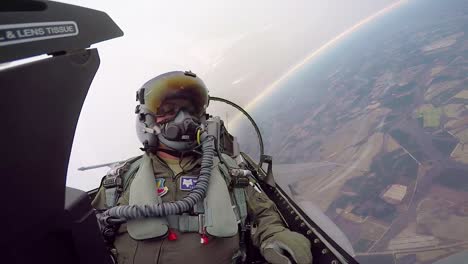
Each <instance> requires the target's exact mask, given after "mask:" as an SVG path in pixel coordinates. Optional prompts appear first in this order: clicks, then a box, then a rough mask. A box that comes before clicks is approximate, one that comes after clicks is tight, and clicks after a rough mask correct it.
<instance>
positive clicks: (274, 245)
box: [260, 229, 312, 264]
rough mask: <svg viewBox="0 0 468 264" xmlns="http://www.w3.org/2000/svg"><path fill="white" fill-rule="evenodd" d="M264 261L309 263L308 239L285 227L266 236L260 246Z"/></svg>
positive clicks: (310, 256)
mask: <svg viewBox="0 0 468 264" xmlns="http://www.w3.org/2000/svg"><path fill="white" fill-rule="evenodd" d="M260 251H261V253H262V255H263V257H264V258H265V260H266V261H268V262H269V263H272V264H292V262H291V259H292V260H293V261H294V262H295V263H297V264H311V263H312V253H311V250H310V241H309V240H308V239H307V238H305V237H304V236H303V235H301V234H299V233H296V232H292V231H290V230H289V229H286V230H284V231H282V232H278V233H276V234H274V235H273V236H271V237H270V238H268V239H267V240H266V241H265V242H263V244H262V245H261V247H260Z"/></svg>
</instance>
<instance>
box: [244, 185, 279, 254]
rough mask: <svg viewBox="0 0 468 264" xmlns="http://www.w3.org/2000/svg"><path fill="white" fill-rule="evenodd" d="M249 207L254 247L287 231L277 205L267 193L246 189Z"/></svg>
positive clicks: (250, 188) (249, 187)
mask: <svg viewBox="0 0 468 264" xmlns="http://www.w3.org/2000/svg"><path fill="white" fill-rule="evenodd" d="M245 192H246V195H247V207H248V213H249V216H250V217H251V219H252V242H253V244H254V246H256V247H258V248H260V245H262V243H263V242H264V241H266V240H267V239H268V238H270V237H271V236H273V235H274V234H276V233H278V232H282V231H284V230H285V229H286V227H285V226H284V223H283V220H282V219H281V217H280V216H279V214H278V211H277V208H276V205H275V204H274V203H273V201H271V200H270V198H268V196H267V195H266V194H265V193H263V192H262V193H258V192H257V191H255V190H254V189H253V188H252V187H251V186H248V187H247V188H246V189H245Z"/></svg>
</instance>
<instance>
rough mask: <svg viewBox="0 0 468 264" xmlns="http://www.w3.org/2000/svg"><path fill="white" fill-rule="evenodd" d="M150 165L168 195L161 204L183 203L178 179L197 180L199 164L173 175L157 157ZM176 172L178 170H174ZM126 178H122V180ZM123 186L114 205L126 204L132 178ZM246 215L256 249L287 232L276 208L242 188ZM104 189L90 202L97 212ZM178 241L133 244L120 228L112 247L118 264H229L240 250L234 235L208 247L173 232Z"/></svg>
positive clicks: (194, 236)
mask: <svg viewBox="0 0 468 264" xmlns="http://www.w3.org/2000/svg"><path fill="white" fill-rule="evenodd" d="M149 155H150V157H151V160H152V162H153V170H154V175H155V178H164V179H165V183H164V185H165V186H166V187H168V192H167V193H166V194H165V195H163V196H162V197H161V199H162V201H163V202H170V201H174V200H180V199H182V198H183V197H184V196H185V195H186V194H187V192H186V191H181V190H179V188H178V186H179V184H180V183H179V181H180V178H181V176H187V175H190V176H198V175H199V169H200V166H199V162H200V160H196V159H193V158H188V159H184V160H182V162H181V165H182V167H183V171H182V172H180V173H177V174H175V173H174V172H173V170H172V169H170V167H172V168H174V164H170V166H168V164H167V163H166V162H164V161H163V160H161V159H160V158H159V157H157V156H156V155H152V154H149ZM174 170H175V171H178V170H177V169H174ZM124 178H125V177H124ZM127 178H129V179H128V181H127V182H126V183H124V192H123V193H122V195H121V196H120V198H119V200H118V202H117V205H128V204H129V190H130V188H129V187H128V186H129V185H130V184H131V180H132V178H131V176H130V177H127ZM245 194H246V199H247V208H248V214H249V216H250V218H251V219H252V222H253V227H254V228H253V230H254V232H252V236H251V238H252V241H253V244H254V245H255V246H256V247H260V245H261V244H262V242H264V241H265V240H266V239H268V238H270V237H271V236H272V235H274V234H275V233H278V232H281V231H283V230H285V229H286V228H285V227H284V225H283V221H282V220H281V218H280V216H279V215H278V213H277V209H276V207H275V204H274V203H273V202H272V201H271V200H270V199H269V198H268V197H267V196H266V195H265V194H264V193H258V192H256V191H255V190H254V189H253V188H252V187H251V186H248V187H247V188H245ZM105 203H106V197H105V189H104V188H103V187H102V186H101V188H100V189H99V192H98V193H97V195H96V197H95V199H94V200H93V202H92V205H93V207H95V208H96V209H105V207H106V206H105ZM174 231H175V233H176V235H177V239H176V240H171V241H169V240H168V238H154V239H146V240H134V239H133V238H131V237H130V236H129V234H128V232H127V229H126V225H125V224H123V225H122V226H121V227H120V229H119V230H118V234H117V236H116V239H115V242H114V246H115V248H116V250H117V252H118V253H117V254H118V263H119V264H127V263H131V264H146V263H159V264H168V263H176V264H177V263H188V262H189V263H194V264H197V263H203V264H207V263H220V264H222V263H232V262H233V261H232V258H233V256H234V255H236V253H237V252H238V249H239V237H238V235H235V236H233V237H227V238H221V237H216V238H211V240H210V241H209V243H208V244H201V243H200V234H198V233H196V232H193V233H182V232H179V231H178V230H174Z"/></svg>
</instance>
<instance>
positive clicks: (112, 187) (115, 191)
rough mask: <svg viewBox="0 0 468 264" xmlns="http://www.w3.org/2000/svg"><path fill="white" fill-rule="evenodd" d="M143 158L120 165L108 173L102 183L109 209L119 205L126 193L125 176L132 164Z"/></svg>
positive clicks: (129, 160) (138, 157)
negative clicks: (122, 195)
mask: <svg viewBox="0 0 468 264" xmlns="http://www.w3.org/2000/svg"><path fill="white" fill-rule="evenodd" d="M141 157H142V156H137V157H134V158H131V159H128V160H126V161H124V162H121V163H118V164H116V165H115V166H113V167H112V168H111V169H110V170H109V171H108V172H107V174H106V176H105V177H104V180H103V182H102V186H103V187H104V189H105V193H106V207H107V208H111V207H114V206H115V205H116V204H117V201H118V200H119V198H120V195H121V194H122V192H123V191H124V180H123V175H124V174H125V173H126V172H127V171H128V170H129V169H130V166H131V164H132V163H134V162H135V161H137V160H139V159H140V158H141ZM136 168H138V167H136ZM134 170H135V168H134Z"/></svg>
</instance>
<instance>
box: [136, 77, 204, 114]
mask: <svg viewBox="0 0 468 264" xmlns="http://www.w3.org/2000/svg"><path fill="white" fill-rule="evenodd" d="M143 88H144V89H145V90H144V91H145V97H144V98H145V106H146V108H147V109H148V110H150V111H151V112H153V113H154V114H156V115H157V114H161V113H163V112H167V109H162V108H161V106H162V105H163V103H164V101H166V100H169V99H184V100H187V101H189V102H190V103H191V104H192V107H191V109H190V110H191V112H193V113H192V114H193V115H196V116H201V115H203V114H204V113H205V110H206V108H207V107H208V90H207V89H206V86H205V84H204V83H203V81H201V80H200V79H199V78H196V77H191V76H187V75H184V74H183V73H179V72H175V73H167V74H163V75H161V76H158V77H156V78H154V79H152V80H150V81H148V82H147V83H146V84H145V85H144V86H143ZM160 108H161V109H160Z"/></svg>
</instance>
